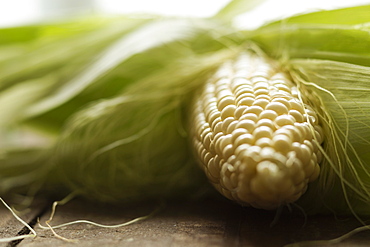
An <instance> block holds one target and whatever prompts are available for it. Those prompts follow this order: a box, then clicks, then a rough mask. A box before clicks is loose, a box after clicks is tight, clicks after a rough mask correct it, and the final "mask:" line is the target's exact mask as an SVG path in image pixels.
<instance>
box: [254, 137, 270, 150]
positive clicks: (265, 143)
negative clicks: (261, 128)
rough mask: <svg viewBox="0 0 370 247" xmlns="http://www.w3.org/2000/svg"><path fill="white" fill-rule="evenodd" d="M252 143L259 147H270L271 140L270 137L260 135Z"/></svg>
mask: <svg viewBox="0 0 370 247" xmlns="http://www.w3.org/2000/svg"><path fill="white" fill-rule="evenodd" d="M254 145H256V146H259V147H261V148H264V147H271V146H272V141H271V139H270V138H267V137H262V138H260V139H258V140H257V141H256V142H255V143H254Z"/></svg>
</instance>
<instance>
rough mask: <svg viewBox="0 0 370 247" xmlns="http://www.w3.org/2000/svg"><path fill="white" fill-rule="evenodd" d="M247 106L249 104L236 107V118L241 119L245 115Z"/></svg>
mask: <svg viewBox="0 0 370 247" xmlns="http://www.w3.org/2000/svg"><path fill="white" fill-rule="evenodd" d="M247 108H248V106H245V105H241V106H238V107H236V110H235V118H236V119H239V118H240V117H241V116H242V115H243V112H244V111H245V110H246V109H247Z"/></svg>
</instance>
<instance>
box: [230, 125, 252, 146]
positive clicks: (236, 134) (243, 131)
mask: <svg viewBox="0 0 370 247" xmlns="http://www.w3.org/2000/svg"><path fill="white" fill-rule="evenodd" d="M244 134H248V131H247V130H246V129H242V128H237V129H235V130H233V132H232V133H231V142H232V143H235V140H236V138H237V137H239V136H240V135H244Z"/></svg>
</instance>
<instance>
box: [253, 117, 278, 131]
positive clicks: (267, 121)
mask: <svg viewBox="0 0 370 247" xmlns="http://www.w3.org/2000/svg"><path fill="white" fill-rule="evenodd" d="M260 126H267V127H269V128H270V129H272V130H275V126H274V122H273V121H272V120H270V119H268V118H261V119H260V120H258V122H257V123H256V127H260Z"/></svg>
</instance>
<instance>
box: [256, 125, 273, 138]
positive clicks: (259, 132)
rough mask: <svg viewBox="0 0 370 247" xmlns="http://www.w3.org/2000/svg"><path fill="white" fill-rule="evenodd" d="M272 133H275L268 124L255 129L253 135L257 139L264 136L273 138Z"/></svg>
mask: <svg viewBox="0 0 370 247" xmlns="http://www.w3.org/2000/svg"><path fill="white" fill-rule="evenodd" d="M272 133H273V132H272V129H271V128H269V127H267V126H261V127H258V128H256V129H255V130H254V131H253V135H254V137H255V138H256V139H259V138H262V137H267V138H270V139H271V137H272Z"/></svg>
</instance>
